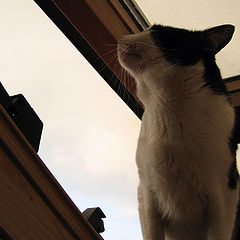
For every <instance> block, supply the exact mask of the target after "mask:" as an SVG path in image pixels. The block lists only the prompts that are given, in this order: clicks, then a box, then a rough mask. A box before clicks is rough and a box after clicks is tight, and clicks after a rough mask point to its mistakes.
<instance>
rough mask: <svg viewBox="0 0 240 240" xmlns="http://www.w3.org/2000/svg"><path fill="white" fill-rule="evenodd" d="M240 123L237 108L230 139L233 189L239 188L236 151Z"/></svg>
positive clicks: (230, 175)
mask: <svg viewBox="0 0 240 240" xmlns="http://www.w3.org/2000/svg"><path fill="white" fill-rule="evenodd" d="M239 121H240V109H239V108H237V109H235V124H234V128H233V131H232V135H231V137H230V138H229V142H228V145H229V148H230V151H231V153H232V156H233V162H232V164H231V167H230V169H229V173H228V186H229V187H230V188H231V189H236V187H237V181H238V179H239V173H238V169H237V163H236V151H237V148H238V145H237V143H238V140H239V137H238V135H239V132H240V128H239V124H238V123H239Z"/></svg>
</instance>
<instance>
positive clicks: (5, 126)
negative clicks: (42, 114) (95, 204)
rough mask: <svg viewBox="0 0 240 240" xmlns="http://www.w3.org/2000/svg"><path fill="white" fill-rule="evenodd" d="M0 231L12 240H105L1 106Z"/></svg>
mask: <svg viewBox="0 0 240 240" xmlns="http://www.w3.org/2000/svg"><path fill="white" fill-rule="evenodd" d="M0 169H1V174H0V182H1V184H0V192H1V201H0V212H1V214H0V228H1V229H3V230H4V231H5V232H6V233H7V234H8V235H9V236H10V237H11V238H12V239H19V240H25V239H38V240H45V239H48V240H56V239H69V240H71V239H72V240H76V239H79V240H81V239H86V240H102V238H101V237H100V236H99V234H97V233H96V232H95V230H94V229H93V227H92V226H91V225H90V223H89V222H88V221H87V220H86V218H85V217H84V216H83V215H82V214H81V212H80V211H79V210H78V208H77V207H76V206H75V205H74V203H73V202H72V201H71V199H70V198H69V197H68V195H67V194H66V193H65V191H64V190H63V189H62V187H61V186H60V185H59V183H58V182H57V180H56V179H55V178H54V177H53V175H52V174H51V173H50V171H49V170H48V169H47V167H46V166H45V164H44V163H43V162H42V160H41V159H40V158H39V157H38V155H37V154H36V152H35V150H34V149H33V148H32V146H31V145H30V144H29V142H28V141H27V140H26V139H25V137H24V136H23V134H22V133H21V132H20V130H19V129H18V128H17V126H16V125H15V123H14V122H13V120H12V119H11V118H10V117H9V115H8V114H7V112H6V111H5V110H4V108H3V107H2V105H0Z"/></svg>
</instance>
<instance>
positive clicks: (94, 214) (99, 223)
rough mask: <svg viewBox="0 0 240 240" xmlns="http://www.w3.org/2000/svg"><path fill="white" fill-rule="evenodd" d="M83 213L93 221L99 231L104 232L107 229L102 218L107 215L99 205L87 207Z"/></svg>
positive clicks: (92, 223)
mask: <svg viewBox="0 0 240 240" xmlns="http://www.w3.org/2000/svg"><path fill="white" fill-rule="evenodd" d="M83 215H84V216H85V217H86V218H87V220H88V221H89V222H90V223H91V225H92V226H93V227H94V229H95V230H96V232H97V233H102V232H104V231H105V229H104V223H103V220H102V218H106V216H105V214H104V213H103V212H102V210H101V209H100V208H99V207H96V208H87V209H86V210H85V211H84V212H83Z"/></svg>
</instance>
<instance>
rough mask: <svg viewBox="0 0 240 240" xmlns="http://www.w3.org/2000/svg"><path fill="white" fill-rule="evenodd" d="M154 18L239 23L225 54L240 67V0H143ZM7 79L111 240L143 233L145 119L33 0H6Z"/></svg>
mask: <svg viewBox="0 0 240 240" xmlns="http://www.w3.org/2000/svg"><path fill="white" fill-rule="evenodd" d="M137 2H138V3H139V4H140V6H141V7H142V10H143V12H144V13H145V14H146V16H147V17H148V19H149V20H150V22H152V23H163V24H166V25H173V26H178V27H188V28H193V29H202V28H206V27H210V26H213V25H217V24H222V23H232V24H234V25H235V26H236V27H237V28H236V34H235V36H234V39H233V41H232V42H231V43H230V44H229V46H227V47H226V49H225V50H223V51H222V53H220V54H219V57H218V62H219V64H220V65H221V68H222V72H223V75H224V76H232V75H237V74H240V65H239V64H238V63H239V62H240V59H239V58H240V55H239V54H237V51H238V50H239V46H240V42H239V36H240V33H239V31H240V30H239V29H238V28H240V18H239V9H240V2H239V0H231V1H229V0H221V1H217V0H207V1H204V0H203V1H196V0H191V1H190V0H184V1H177V0H162V1H160V0H155V1H154V0H148V1H146V0H138V1H137ZM0 81H1V82H2V84H3V85H4V87H5V88H6V90H7V91H8V93H9V94H10V95H14V94H18V93H22V94H23V95H24V96H25V97H26V98H27V100H28V101H29V102H30V104H31V106H32V107H33V108H34V110H35V111H36V112H37V113H38V115H39V117H40V118H41V120H42V121H43V123H44V130H43V136H42V141H41V146H40V151H39V155H40V157H41V158H42V160H43V161H44V162H45V164H46V165H47V166H48V168H49V169H50V171H51V172H52V173H53V174H54V176H55V177H56V178H57V180H58V181H59V182H60V184H61V185H62V186H63V188H64V189H65V191H66V192H67V193H68V194H69V196H70V197H71V198H72V200H73V201H74V202H75V204H76V205H77V206H78V207H79V209H80V210H81V211H83V210H85V209H86V208H88V207H95V206H98V207H101V209H102V210H103V212H104V213H105V214H106V216H107V218H106V220H105V228H106V232H105V233H104V234H103V237H104V239H105V240H141V239H142V238H141V232H140V227H139V221H138V213H137V200H136V199H137V197H136V188H137V184H138V177H137V169H136V166H135V160H134V158H135V149H136V142H137V137H138V132H139V128H140V121H139V120H138V118H137V117H136V116H135V115H134V114H133V113H132V112H131V110H130V109H129V108H128V107H127V106H126V105H125V103H123V101H122V100H121V99H120V98H119V97H118V96H117V95H116V94H115V93H114V92H113V91H112V89H111V88H110V87H108V85H107V84H106V83H105V81H104V80H103V79H101V77H100V76H99V75H98V74H97V73H96V72H95V70H94V69H93V68H92V67H91V66H90V64H89V63H88V62H86V60H85V59H84V58H83V57H82V56H81V54H80V53H79V52H78V51H77V50H76V49H75V47H74V46H73V45H72V44H71V43H70V42H69V40H68V39H67V38H66V37H65V36H64V35H63V34H62V33H61V32H60V31H59V30H58V28H57V27H56V26H55V25H54V24H53V23H52V22H51V20H49V19H48V17H47V16H46V15H45V14H44V13H43V12H42V10H41V9H40V8H39V7H38V6H37V5H36V4H35V2H34V1H33V0H21V1H20V0H7V1H3V0H0Z"/></svg>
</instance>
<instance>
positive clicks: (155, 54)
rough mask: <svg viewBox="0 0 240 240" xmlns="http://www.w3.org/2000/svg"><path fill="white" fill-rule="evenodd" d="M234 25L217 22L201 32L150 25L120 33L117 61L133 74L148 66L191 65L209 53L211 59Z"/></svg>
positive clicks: (224, 43)
mask: <svg viewBox="0 0 240 240" xmlns="http://www.w3.org/2000/svg"><path fill="white" fill-rule="evenodd" d="M233 32H234V26H232V25H221V26H217V27H213V28H209V29H207V30H204V31H189V30H185V29H179V28H173V27H167V26H162V25H153V26H152V27H150V28H149V29H147V30H145V31H143V32H141V33H137V34H132V35H126V36H123V38H122V39H121V40H119V42H118V59H119V62H120V64H121V65H122V66H123V67H124V68H125V69H126V70H127V71H128V72H130V74H132V75H133V76H134V77H136V76H138V75H139V74H143V73H144V72H145V71H150V70H151V69H159V72H161V71H164V69H165V68H168V67H169V66H173V65H175V66H191V65H194V64H196V63H197V62H199V60H201V59H204V58H206V57H209V56H212V57H213V59H214V56H215V54H217V53H218V52H219V51H220V50H221V49H222V48H223V47H225V46H226V45H227V44H228V42H229V41H230V40H231V38H232V35H233Z"/></svg>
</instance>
